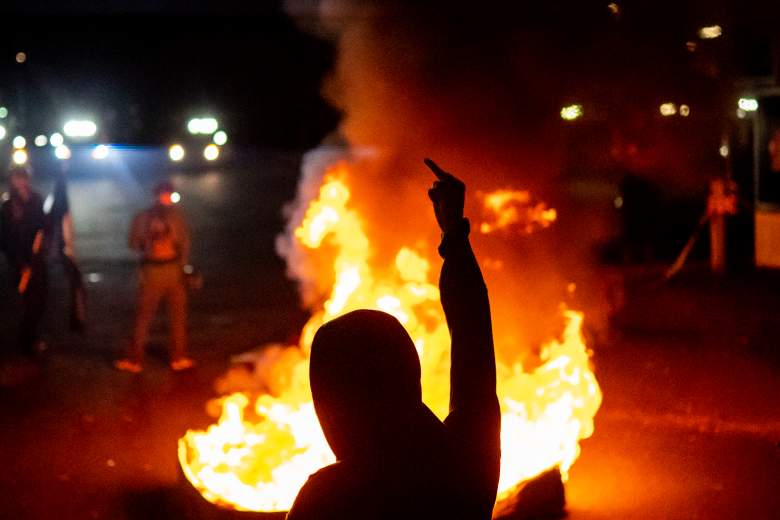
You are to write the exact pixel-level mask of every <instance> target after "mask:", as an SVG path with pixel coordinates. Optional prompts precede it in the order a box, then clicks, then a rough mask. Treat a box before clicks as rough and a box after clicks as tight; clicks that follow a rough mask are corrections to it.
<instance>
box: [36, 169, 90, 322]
mask: <svg viewBox="0 0 780 520" xmlns="http://www.w3.org/2000/svg"><path fill="white" fill-rule="evenodd" d="M60 162H61V163H62V169H61V170H60V171H59V172H58V174H57V180H56V181H55V184H54V192H53V193H52V194H51V196H50V198H49V199H47V200H46V202H45V203H44V211H45V212H46V214H47V217H48V225H47V227H48V228H49V229H50V230H51V233H50V238H49V241H48V242H49V249H50V251H51V260H52V261H54V262H60V263H61V264H62V267H63V269H64V271H65V276H66V278H67V279H68V285H69V286H70V297H69V300H70V330H72V331H73V332H78V333H82V334H83V333H84V331H85V326H86V320H87V317H86V315H87V312H86V300H87V297H86V290H85V288H84V280H83V277H82V276H81V269H79V266H78V264H77V263H76V258H75V254H74V251H73V238H74V237H73V219H72V217H71V213H70V203H69V200H68V187H67V183H66V180H65V173H66V171H67V170H66V168H67V163H66V162H64V161H60Z"/></svg>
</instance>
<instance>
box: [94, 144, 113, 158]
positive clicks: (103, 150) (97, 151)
mask: <svg viewBox="0 0 780 520" xmlns="http://www.w3.org/2000/svg"><path fill="white" fill-rule="evenodd" d="M109 151H110V148H109V147H108V146H106V145H104V144H99V145H97V146H96V147H94V148H93V149H92V158H93V159H95V160H96V161H102V160H103V159H105V158H106V157H108V152H109Z"/></svg>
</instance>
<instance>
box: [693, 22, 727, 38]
mask: <svg viewBox="0 0 780 520" xmlns="http://www.w3.org/2000/svg"><path fill="white" fill-rule="evenodd" d="M722 34H723V29H722V28H721V26H720V25H710V26H707V27H702V28H701V29H699V38H701V39H702V40H712V39H713V38H718V37H720V36H721V35H722Z"/></svg>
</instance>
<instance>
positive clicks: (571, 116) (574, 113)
mask: <svg viewBox="0 0 780 520" xmlns="http://www.w3.org/2000/svg"><path fill="white" fill-rule="evenodd" d="M580 117H582V105H569V106H566V107H563V108H562V109H561V119H563V120H565V121H574V120H575V119H579V118H580Z"/></svg>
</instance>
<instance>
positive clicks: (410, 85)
mask: <svg viewBox="0 0 780 520" xmlns="http://www.w3.org/2000/svg"><path fill="white" fill-rule="evenodd" d="M520 3H524V2H517V4H520ZM288 11H289V12H290V13H292V14H293V15H294V16H295V17H296V18H297V19H298V20H300V21H301V23H302V24H303V25H305V26H306V27H307V28H309V29H312V30H317V31H319V32H320V34H324V35H327V36H328V37H329V38H332V39H333V41H334V43H335V45H336V48H337V59H336V63H335V66H334V69H333V70H332V72H331V74H330V75H329V76H328V77H327V78H326V79H325V82H324V85H323V95H324V96H325V97H326V99H328V100H329V101H330V102H331V103H332V104H333V105H334V106H335V107H337V108H338V109H340V110H341V111H342V112H343V119H342V122H341V126H340V129H339V132H340V133H341V134H342V136H343V137H344V138H345V139H346V140H347V141H348V143H349V144H350V146H351V147H353V148H354V149H363V148H366V149H371V150H373V151H374V152H375V153H374V154H373V155H371V159H370V160H362V161H359V162H358V164H357V167H356V169H355V173H354V174H353V176H352V178H351V179H349V182H350V185H351V186H352V188H353V204H354V206H355V207H356V208H357V209H358V210H359V212H360V213H361V214H362V215H364V216H365V218H366V227H367V229H368V233H369V237H372V239H373V243H374V244H375V245H376V247H377V251H376V263H377V265H379V266H382V265H386V264H385V263H386V262H388V261H389V260H390V259H391V258H392V256H393V255H394V254H395V252H396V251H397V250H398V248H399V247H400V246H402V245H409V246H413V247H422V248H424V249H425V250H426V251H427V252H429V257H430V258H435V253H434V247H435V245H436V244H437V240H438V233H437V228H436V224H435V222H434V220H433V216H432V212H431V210H430V207H429V201H428V200H427V198H426V188H427V187H428V185H429V184H430V183H431V182H432V176H431V175H430V174H429V172H427V170H426V169H425V167H424V166H423V164H422V159H423V158H424V157H431V158H434V159H435V160H437V161H438V162H439V163H440V164H441V165H442V166H443V167H444V168H445V169H448V170H450V171H452V172H453V173H454V174H456V175H457V176H459V177H461V178H463V179H464V180H465V181H466V183H467V186H468V189H469V192H470V194H471V195H472V196H471V197H470V199H469V202H468V208H467V213H468V215H469V216H470V217H472V221H477V220H478V215H480V213H481V212H480V208H479V207H478V199H477V197H476V196H474V195H475V194H477V193H478V192H485V191H492V190H495V189H498V188H514V189H528V190H531V192H532V193H533V196H534V197H535V198H536V199H540V200H544V201H545V202H547V203H548V205H550V206H552V207H556V208H557V209H558V215H559V222H557V223H556V224H555V225H554V226H552V227H551V228H549V229H546V230H540V231H538V232H536V233H534V234H532V235H525V234H522V233H517V232H515V233H510V234H497V235H480V234H479V233H477V232H475V233H473V237H474V239H473V242H474V245H475V249H476V250H477V253H478V255H479V256H480V258H481V259H483V266H485V267H484V270H485V275H486V278H487V281H488V286H489V289H490V292H491V300H492V302H493V313H494V321H495V324H494V326H495V330H496V332H497V345H498V346H499V349H500V350H501V351H502V352H504V353H507V352H512V353H517V352H519V351H522V350H524V348H525V347H527V346H535V345H538V344H539V342H541V341H542V340H544V339H549V338H550V337H554V336H556V335H558V334H559V333H560V331H561V323H560V321H559V318H558V316H559V312H558V308H559V304H560V303H561V302H562V301H564V300H565V299H566V298H567V295H566V287H567V284H568V282H570V281H577V282H578V286H579V287H580V289H579V291H580V292H582V291H584V290H587V289H583V287H585V288H587V286H588V285H589V283H588V281H587V280H585V279H586V278H587V273H588V272H589V266H590V262H591V258H590V256H591V249H592V247H591V246H592V243H593V238H595V237H594V233H593V231H592V229H593V228H595V227H598V226H601V225H602V223H601V222H599V219H598V218H597V217H593V218H591V220H593V221H595V225H593V226H591V225H589V226H588V227H587V228H586V227H583V223H584V222H585V220H584V219H583V218H582V215H579V214H575V212H574V210H572V211H568V210H567V207H568V206H572V208H573V207H574V205H573V204H569V202H568V195H567V193H566V190H564V189H563V188H562V187H561V183H560V182H559V173H560V171H561V146H562V140H561V137H560V126H561V125H560V120H559V118H558V111H559V110H560V106H561V103H562V102H563V101H565V93H564V92H563V91H564V87H565V83H566V80H567V78H566V75H567V74H568V73H569V72H568V71H567V67H566V58H565V56H566V53H565V48H566V45H568V44H569V43H570V40H567V39H566V38H563V37H561V38H557V37H556V36H554V35H551V34H549V33H547V32H544V31H539V30H537V29H536V25H535V24H536V23H537V22H539V21H545V20H548V19H555V16H556V15H558V14H560V13H558V12H557V11H556V10H555V8H547V10H545V8H542V7H539V8H536V10H533V9H531V10H529V9H528V8H526V9H525V12H519V11H518V10H517V9H516V8H508V7H503V6H501V5H500V4H495V5H493V6H492V7H491V3H490V2H486V3H481V4H478V6H477V4H471V5H468V6H461V5H459V4H457V3H453V2H440V1H432V2H428V1H426V2H420V1H418V2H414V1H400V2H397V1H392V2H391V1H388V2H353V1H322V2H289V3H288ZM567 16H568V17H569V18H567V19H566V20H565V23H563V27H562V29H561V32H560V34H561V35H563V34H569V35H570V33H572V31H574V32H576V31H577V30H578V29H577V28H576V27H577V24H576V23H575V21H576V17H577V10H576V9H575V10H574V11H568V15H567ZM475 224H476V222H474V224H473V227H476V225H475ZM598 238H603V237H598ZM377 239H379V240H377ZM380 240H381V245H380V243H379V242H380ZM497 260H500V261H501V262H502V263H503V267H501V268H497V267H491V266H496V265H497V262H496V261H497ZM586 299H590V300H592V301H596V302H597V301H599V300H600V297H599V296H595V295H593V296H590V295H588V298H586ZM584 310H585V311H586V312H587V311H588V310H589V309H587V308H586V309H584ZM594 315H595V314H594ZM590 317H591V318H592V317H593V315H591V316H590Z"/></svg>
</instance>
